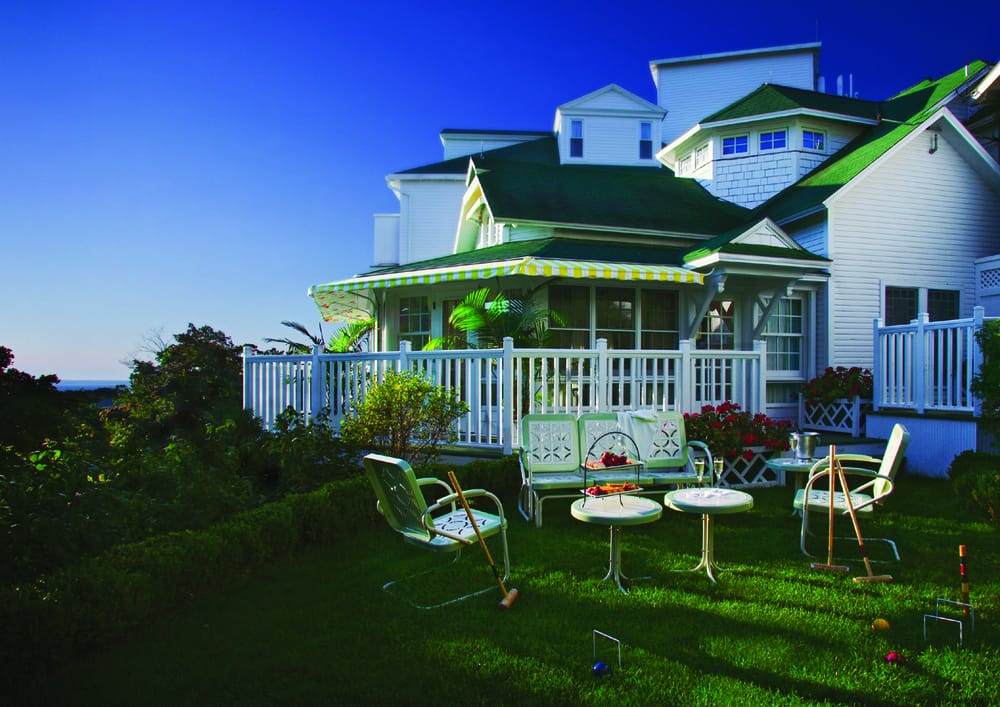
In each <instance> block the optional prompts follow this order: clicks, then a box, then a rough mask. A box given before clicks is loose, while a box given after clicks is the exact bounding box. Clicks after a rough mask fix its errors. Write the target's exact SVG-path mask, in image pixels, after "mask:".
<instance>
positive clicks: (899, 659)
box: [885, 651, 906, 665]
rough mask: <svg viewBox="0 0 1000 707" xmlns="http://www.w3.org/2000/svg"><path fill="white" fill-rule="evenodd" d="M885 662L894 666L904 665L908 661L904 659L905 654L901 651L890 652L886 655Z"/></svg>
mask: <svg viewBox="0 0 1000 707" xmlns="http://www.w3.org/2000/svg"><path fill="white" fill-rule="evenodd" d="M885 662H886V663H890V664H892V665H902V664H903V663H905V662H906V659H905V658H903V654H902V653H900V652H899V651H889V652H888V653H886V654H885Z"/></svg>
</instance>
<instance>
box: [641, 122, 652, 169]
mask: <svg viewBox="0 0 1000 707" xmlns="http://www.w3.org/2000/svg"><path fill="white" fill-rule="evenodd" d="M643 134H647V135H648V137H643ZM644 148H645V151H648V152H649V154H648V155H644V154H643V151H644ZM639 159H640V160H651V159H653V124H652V123H651V122H650V121H648V120H642V121H639Z"/></svg>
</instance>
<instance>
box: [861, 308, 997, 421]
mask: <svg viewBox="0 0 1000 707" xmlns="http://www.w3.org/2000/svg"><path fill="white" fill-rule="evenodd" d="M984 321H987V318H986V317H984V316H983V308H982V307H975V308H974V310H973V316H972V317H971V318H968V319H953V320H949V321H943V322H930V321H928V316H927V314H920V315H919V316H918V317H917V319H916V320H915V321H914V322H912V323H910V324H901V325H897V326H889V327H884V326H882V325H881V321H880V320H877V319H876V320H875V326H874V329H875V336H874V339H875V366H874V369H873V371H872V375H873V378H874V382H875V386H874V387H875V396H874V401H873V406H874V409H875V410H879V409H880V408H903V409H909V410H914V411H916V412H918V413H923V412H925V411H929V410H937V411H947V412H967V413H973V414H975V415H977V416H978V414H979V401H978V400H977V399H976V397H975V396H974V395H973V393H972V379H973V378H974V377H975V376H976V374H977V373H978V372H979V367H980V365H981V364H982V353H981V351H980V349H979V344H978V343H977V341H976V332H978V331H979V330H980V329H981V328H982V326H983V322H984Z"/></svg>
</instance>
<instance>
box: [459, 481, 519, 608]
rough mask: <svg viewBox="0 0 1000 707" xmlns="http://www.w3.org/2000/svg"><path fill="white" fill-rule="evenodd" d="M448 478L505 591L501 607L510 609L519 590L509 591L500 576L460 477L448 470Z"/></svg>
mask: <svg viewBox="0 0 1000 707" xmlns="http://www.w3.org/2000/svg"><path fill="white" fill-rule="evenodd" d="M448 480H449V481H451V485H452V488H454V489H455V493H457V494H458V500H459V501H461V502H462V508H464V509H465V515H467V516H468V517H469V522H470V523H472V529H473V530H474V531H476V537H477V538H478V539H479V546H480V547H481V548H483V553H484V554H485V555H486V561H487V562H489V563H490V569H491V570H493V576H494V577H496V580H497V584H499V585H500V591H501V592H503V599H501V600H500V608H501V609H509V608H510V605H511V604H513V603H514V602H515V601H516V600H517V595H518V591H517V589H515V588H513V587H511V589H510V591H507V587H505V586H504V584H503V579H502V578H501V577H500V572H499V571H497V566H496V563H495V562H493V556H492V555H491V554H490V549H489V548H488V547H486V540H485V539H484V538H483V534H482V533H481V532H479V524H478V523H476V517H475V516H474V515H472V509H471V508H469V502H468V500H466V498H465V493H464V492H463V491H462V487H461V486H459V485H458V478H457V477H456V476H455V472H454V471H449V472H448Z"/></svg>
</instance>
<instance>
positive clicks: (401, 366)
mask: <svg viewBox="0 0 1000 707" xmlns="http://www.w3.org/2000/svg"><path fill="white" fill-rule="evenodd" d="M412 350H413V344H412V343H411V342H409V341H406V340H403V341H400V342H399V359H398V361H397V363H396V371H397V372H399V373H402V372H403V371H405V370H406V369H407V368H408V367H409V363H408V361H407V358H408V356H409V354H410V351H412Z"/></svg>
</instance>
